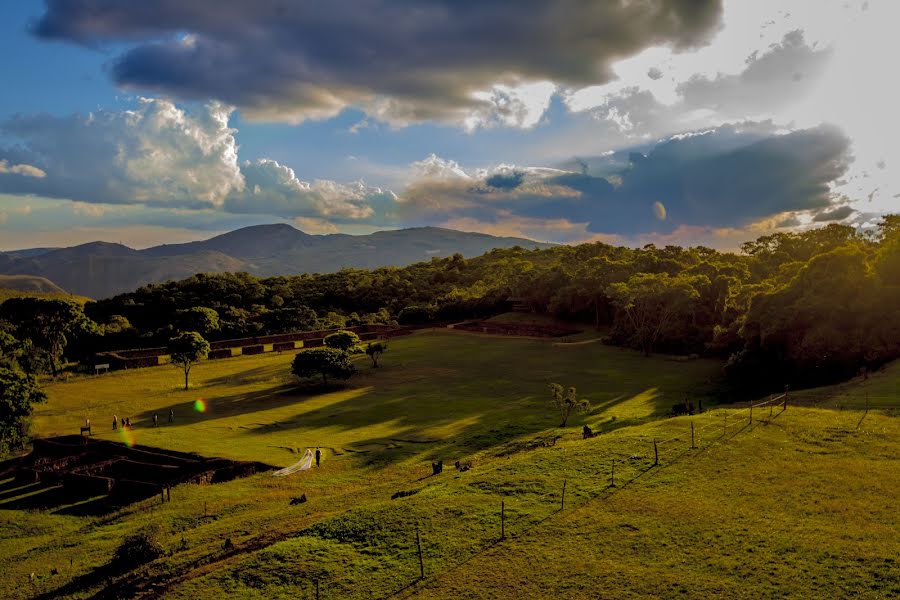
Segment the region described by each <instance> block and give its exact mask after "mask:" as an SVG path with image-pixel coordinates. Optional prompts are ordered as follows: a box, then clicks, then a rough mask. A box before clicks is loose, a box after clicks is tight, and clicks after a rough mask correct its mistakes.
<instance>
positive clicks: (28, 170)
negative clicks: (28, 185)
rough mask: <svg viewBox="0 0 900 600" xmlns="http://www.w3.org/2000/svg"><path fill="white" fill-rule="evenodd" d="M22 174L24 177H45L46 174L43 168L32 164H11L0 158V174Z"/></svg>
mask: <svg viewBox="0 0 900 600" xmlns="http://www.w3.org/2000/svg"><path fill="white" fill-rule="evenodd" d="M3 174H11V175H22V176H24V177H37V178H41V177H46V176H47V174H46V173H44V171H43V170H41V169H39V168H37V167H35V166H32V165H24V164H21V165H11V164H9V162H8V161H6V160H0V175H3Z"/></svg>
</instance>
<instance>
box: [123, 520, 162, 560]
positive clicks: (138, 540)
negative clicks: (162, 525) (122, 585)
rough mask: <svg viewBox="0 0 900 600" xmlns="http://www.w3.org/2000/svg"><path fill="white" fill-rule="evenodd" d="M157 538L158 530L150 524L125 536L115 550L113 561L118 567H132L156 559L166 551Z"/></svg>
mask: <svg viewBox="0 0 900 600" xmlns="http://www.w3.org/2000/svg"><path fill="white" fill-rule="evenodd" d="M158 538H159V532H158V530H157V529H156V528H155V527H152V526H151V527H147V528H145V529H142V530H141V531H139V532H137V533H136V534H134V535H130V536H128V537H126V538H125V539H124V540H123V541H122V544H121V545H120V546H119V548H118V549H117V550H116V554H115V556H114V557H113V562H114V563H115V564H116V565H117V566H119V567H122V568H125V569H134V568H136V567H139V566H141V565H144V564H146V563H148V562H151V561H153V560H156V559H157V558H159V557H160V556H163V555H164V554H165V553H166V552H165V550H163V547H162V545H161V544H160V543H159V539H158Z"/></svg>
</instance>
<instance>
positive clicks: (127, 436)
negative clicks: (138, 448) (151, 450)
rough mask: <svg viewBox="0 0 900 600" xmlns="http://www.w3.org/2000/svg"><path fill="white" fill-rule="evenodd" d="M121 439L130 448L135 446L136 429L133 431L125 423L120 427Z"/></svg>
mask: <svg viewBox="0 0 900 600" xmlns="http://www.w3.org/2000/svg"><path fill="white" fill-rule="evenodd" d="M119 439H120V440H121V441H122V443H123V444H125V445H126V446H128V447H129V448H134V445H135V443H136V442H135V439H134V431H132V430H131V428H126V427H125V426H124V425H123V426H122V427H119Z"/></svg>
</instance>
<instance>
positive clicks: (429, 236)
mask: <svg viewBox="0 0 900 600" xmlns="http://www.w3.org/2000/svg"><path fill="white" fill-rule="evenodd" d="M550 245H551V244H542V243H539V242H534V241H532V240H526V239H521V238H511V237H507V238H499V237H494V236H491V235H487V234H483V233H468V232H463V231H456V230H454V229H446V228H443V227H432V226H425V227H416V228H410V229H394V230H387V231H378V232H375V233H372V234H369V235H347V234H331V235H311V234H308V233H305V232H303V231H300V230H299V229H297V228H296V227H293V226H291V225H289V224H287V223H273V224H268V225H253V226H250V227H243V228H241V229H236V230H234V231H230V232H228V233H223V234H221V235H217V236H215V237H213V238H210V239H207V240H202V241H197V242H189V243H185V244H167V245H162V246H154V247H152V248H147V249H145V250H133V249H131V248H129V247H127V246H124V245H122V244H116V243H110V242H91V243H89V244H81V245H80V246H74V247H72V248H60V249H57V250H52V251H49V252H46V253H43V254H36V255H32V256H28V257H27V258H26V257H25V256H24V255H22V254H19V255H16V254H5V255H2V257H0V258H2V260H0V274H9V275H21V274H28V275H36V276H41V277H47V278H48V279H50V280H51V281H53V282H55V283H56V284H58V285H61V286H62V287H63V288H65V289H67V290H69V291H70V292H73V293H76V294H81V295H84V296H89V297H92V298H105V297H108V296H111V295H114V294H118V293H121V292H127V291H131V290H133V289H135V288H137V287H140V286H141V285H145V284H148V283H157V282H162V281H166V280H169V279H183V278H186V277H190V276H191V275H194V274H196V273H211V272H237V271H246V272H248V273H251V274H253V275H257V276H260V277H268V276H273V275H299V274H302V273H328V272H335V271H339V270H340V269H343V268H363V269H373V268H377V267H402V266H406V265H409V264H411V263H415V262H421V261H428V260H431V259H432V258H435V257H447V256H452V255H453V254H456V253H457V252H458V253H460V254H462V255H463V256H466V257H472V256H478V255H480V254H484V253H485V252H488V251H490V250H492V249H494V248H510V247H512V246H522V247H525V248H544V247H549V246H550Z"/></svg>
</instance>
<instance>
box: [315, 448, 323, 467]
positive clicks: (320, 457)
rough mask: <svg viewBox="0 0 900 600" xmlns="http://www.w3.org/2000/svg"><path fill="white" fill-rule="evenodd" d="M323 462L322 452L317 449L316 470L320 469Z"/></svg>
mask: <svg viewBox="0 0 900 600" xmlns="http://www.w3.org/2000/svg"><path fill="white" fill-rule="evenodd" d="M321 460H322V451H321V450H319V449H318V448H316V468H319V463H320V462H321Z"/></svg>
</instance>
